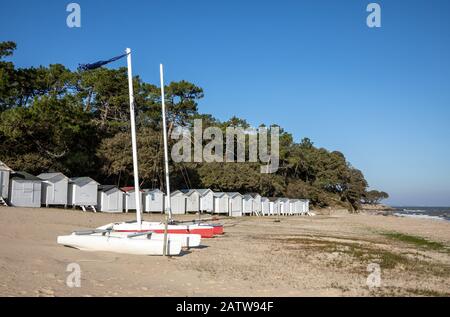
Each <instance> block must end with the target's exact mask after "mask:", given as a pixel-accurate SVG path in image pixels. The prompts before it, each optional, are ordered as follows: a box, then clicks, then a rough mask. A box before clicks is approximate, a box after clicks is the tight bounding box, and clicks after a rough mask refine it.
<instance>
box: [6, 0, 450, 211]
mask: <svg viewBox="0 0 450 317" xmlns="http://www.w3.org/2000/svg"><path fill="white" fill-rule="evenodd" d="M70 2H71V1H63V0H41V1H27V0H15V1H6V0H0V40H14V41H16V42H17V44H18V50H17V51H16V54H15V56H14V58H13V60H14V62H15V63H16V64H17V65H18V66H20V67H26V66H32V65H34V66H37V65H48V64H50V63H62V64H64V65H66V66H68V67H69V68H71V69H75V68H76V66H77V65H78V63H81V62H91V61H95V60H96V59H98V58H108V57H112V56H115V55H118V54H120V53H121V52H122V51H123V50H124V48H125V47H131V48H132V49H133V51H134V55H133V68H134V73H135V74H137V75H140V76H141V77H142V78H143V79H144V80H145V81H147V82H151V83H154V84H158V81H159V73H158V71H159V69H158V67H159V63H160V62H162V63H164V64H165V71H166V75H165V77H166V80H167V81H172V80H181V79H186V80H189V81H191V82H194V83H195V84H197V85H199V86H201V87H202V88H204V90H205V98H204V99H203V100H202V101H201V103H200V111H201V112H206V113H211V114H213V115H214V116H216V117H217V118H219V119H222V120H226V119H228V118H229V117H231V116H233V115H236V116H238V117H242V118H245V119H247V120H248V121H249V122H250V123H252V124H253V125H258V124H259V123H263V122H264V123H266V124H271V123H278V124H280V125H282V126H283V127H284V128H285V129H286V130H287V131H289V132H291V133H292V134H293V135H294V138H295V139H296V140H297V141H298V140H300V139H301V138H303V137H309V138H311V139H312V140H313V141H314V142H315V144H316V145H317V146H322V147H325V148H327V149H330V150H339V151H342V152H343V153H344V154H345V155H346V157H347V158H348V160H349V161H350V162H351V163H352V164H353V165H354V166H356V167H357V168H359V169H361V170H362V171H363V172H364V174H365V176H366V178H367V180H368V181H369V184H370V186H371V187H372V188H377V189H382V190H385V191H387V192H389V193H390V195H391V198H390V199H389V201H388V202H389V203H391V204H394V205H433V206H439V205H440V206H450V146H449V143H450V124H449V123H450V122H449V121H450V58H449V56H450V18H449V17H448V15H449V13H450V2H449V1H446V0H433V1H426V0H420V1H419V0H409V1H400V0H396V1H377V3H379V4H380V5H381V8H382V13H381V17H382V27H381V28H376V29H370V28H368V27H367V26H366V17H367V15H368V13H367V12H366V6H367V4H368V3H369V2H371V1H361V0H351V1H350V0H348V1H347V0H345V1H344V0H342V1H335V0H328V1H317V0H316V1H313V0H310V1H256V0H254V1H250V0H247V1H224V0H218V1H200V0H197V1H195V0H193V1H182V0H179V1H167V0H166V1H162V0H158V1H137V0H135V1H132V0H129V1H106V0H96V1H87V0H79V1H76V2H77V3H79V4H80V5H81V23H82V25H81V28H79V29H70V28H68V27H67V26H66V17H67V15H68V13H67V12H66V10H65V9H66V6H67V4H68V3H70ZM74 2H75V1H74ZM374 2H375V1H374Z"/></svg>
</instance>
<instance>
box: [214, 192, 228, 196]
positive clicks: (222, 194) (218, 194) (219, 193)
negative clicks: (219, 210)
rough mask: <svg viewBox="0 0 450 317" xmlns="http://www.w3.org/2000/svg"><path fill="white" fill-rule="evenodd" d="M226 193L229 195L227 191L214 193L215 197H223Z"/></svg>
mask: <svg viewBox="0 0 450 317" xmlns="http://www.w3.org/2000/svg"><path fill="white" fill-rule="evenodd" d="M224 195H227V193H224V192H217V193H214V197H223V196H224Z"/></svg>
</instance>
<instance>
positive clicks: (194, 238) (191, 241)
mask: <svg viewBox="0 0 450 317" xmlns="http://www.w3.org/2000/svg"><path fill="white" fill-rule="evenodd" d="M100 228H102V227H100ZM102 229H103V228H102ZM132 233H135V232H120V231H112V232H111V233H109V235H110V236H117V237H127V236H128V235H130V234H132ZM167 238H168V239H169V240H171V241H178V242H180V243H181V247H183V248H195V247H199V246H200V244H201V240H202V238H201V236H200V235H199V234H168V235H167ZM133 239H151V240H161V241H164V233H152V234H151V235H149V236H148V235H142V236H137V237H134V238H133Z"/></svg>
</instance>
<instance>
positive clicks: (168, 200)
mask: <svg viewBox="0 0 450 317" xmlns="http://www.w3.org/2000/svg"><path fill="white" fill-rule="evenodd" d="M159 73H160V77H161V107H162V108H161V111H162V119H163V137H164V167H165V174H166V191H167V192H166V194H167V208H166V210H167V212H168V214H169V219H170V220H172V207H171V203H170V200H171V199H170V181H169V149H168V145H167V124H166V103H165V97H164V96H165V95H164V70H163V65H162V64H160V65H159Z"/></svg>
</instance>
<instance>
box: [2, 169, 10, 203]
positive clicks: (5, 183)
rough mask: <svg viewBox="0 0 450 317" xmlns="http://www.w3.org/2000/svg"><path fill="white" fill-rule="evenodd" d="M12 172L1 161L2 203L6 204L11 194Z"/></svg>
mask: <svg viewBox="0 0 450 317" xmlns="http://www.w3.org/2000/svg"><path fill="white" fill-rule="evenodd" d="M11 173H12V169H10V168H9V167H8V166H7V165H6V164H5V163H3V162H2V161H0V205H2V204H3V205H4V204H6V200H8V196H9V178H10V175H11Z"/></svg>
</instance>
